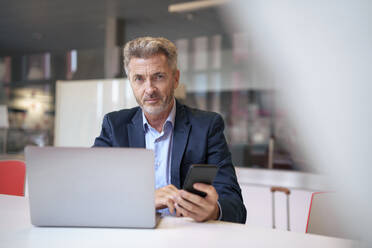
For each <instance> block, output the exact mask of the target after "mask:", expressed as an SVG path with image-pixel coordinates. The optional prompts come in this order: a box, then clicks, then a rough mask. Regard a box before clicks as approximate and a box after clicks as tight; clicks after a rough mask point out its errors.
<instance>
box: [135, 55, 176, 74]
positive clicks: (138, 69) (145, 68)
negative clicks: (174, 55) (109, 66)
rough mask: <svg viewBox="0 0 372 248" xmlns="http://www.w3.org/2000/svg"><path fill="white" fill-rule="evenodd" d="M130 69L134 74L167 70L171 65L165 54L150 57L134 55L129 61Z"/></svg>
mask: <svg viewBox="0 0 372 248" xmlns="http://www.w3.org/2000/svg"><path fill="white" fill-rule="evenodd" d="M129 69H130V71H131V72H132V73H133V74H143V73H149V72H150V73H156V72H165V71H167V70H169V69H170V68H169V65H168V62H167V59H166V57H165V55H162V54H161V55H155V56H151V57H149V58H138V57H133V58H131V60H130V61H129Z"/></svg>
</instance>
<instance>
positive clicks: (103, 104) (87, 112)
mask: <svg viewBox="0 0 372 248" xmlns="http://www.w3.org/2000/svg"><path fill="white" fill-rule="evenodd" d="M136 105H137V103H136V101H135V98H134V96H133V93H132V90H131V88H130V83H129V81H128V80H127V79H102V80H84V81H58V82H57V87H56V119H55V139H54V145H55V146H74V147H89V146H92V145H93V143H94V139H95V137H97V136H98V135H99V133H100V130H101V125H102V120H103V116H104V115H105V114H106V113H108V112H111V111H115V110H119V109H122V108H131V107H134V106H136Z"/></svg>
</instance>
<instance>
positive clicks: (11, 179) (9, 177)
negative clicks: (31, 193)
mask: <svg viewBox="0 0 372 248" xmlns="http://www.w3.org/2000/svg"><path fill="white" fill-rule="evenodd" d="M25 176H26V166H25V163H24V162H23V161H19V160H2V161H0V194H7V195H17V196H24V193H25Z"/></svg>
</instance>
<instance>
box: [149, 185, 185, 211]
mask: <svg viewBox="0 0 372 248" xmlns="http://www.w3.org/2000/svg"><path fill="white" fill-rule="evenodd" d="M179 196H180V191H179V190H178V189H177V188H176V186H174V185H173V184H169V185H167V186H164V187H162V188H159V189H157V190H155V208H156V209H163V208H169V212H170V213H171V214H173V213H174V211H175V208H174V204H175V202H174V200H173V199H175V198H177V197H179Z"/></svg>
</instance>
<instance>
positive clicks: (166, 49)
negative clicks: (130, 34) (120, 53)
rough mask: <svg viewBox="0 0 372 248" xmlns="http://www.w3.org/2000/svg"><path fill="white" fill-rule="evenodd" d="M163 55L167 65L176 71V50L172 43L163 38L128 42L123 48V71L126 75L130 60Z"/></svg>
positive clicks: (143, 38)
mask: <svg viewBox="0 0 372 248" xmlns="http://www.w3.org/2000/svg"><path fill="white" fill-rule="evenodd" d="M159 53H161V54H164V55H165V56H166V57H167V60H168V65H169V66H170V67H171V68H172V70H173V71H176V70H177V48H176V46H175V45H174V43H173V42H171V41H170V40H168V39H166V38H163V37H157V38H155V37H139V38H136V39H134V40H131V41H128V42H127V44H125V46H124V69H125V72H126V73H127V75H128V69H129V68H128V65H129V62H130V60H131V58H133V57H134V58H149V57H151V56H153V55H155V54H159Z"/></svg>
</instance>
